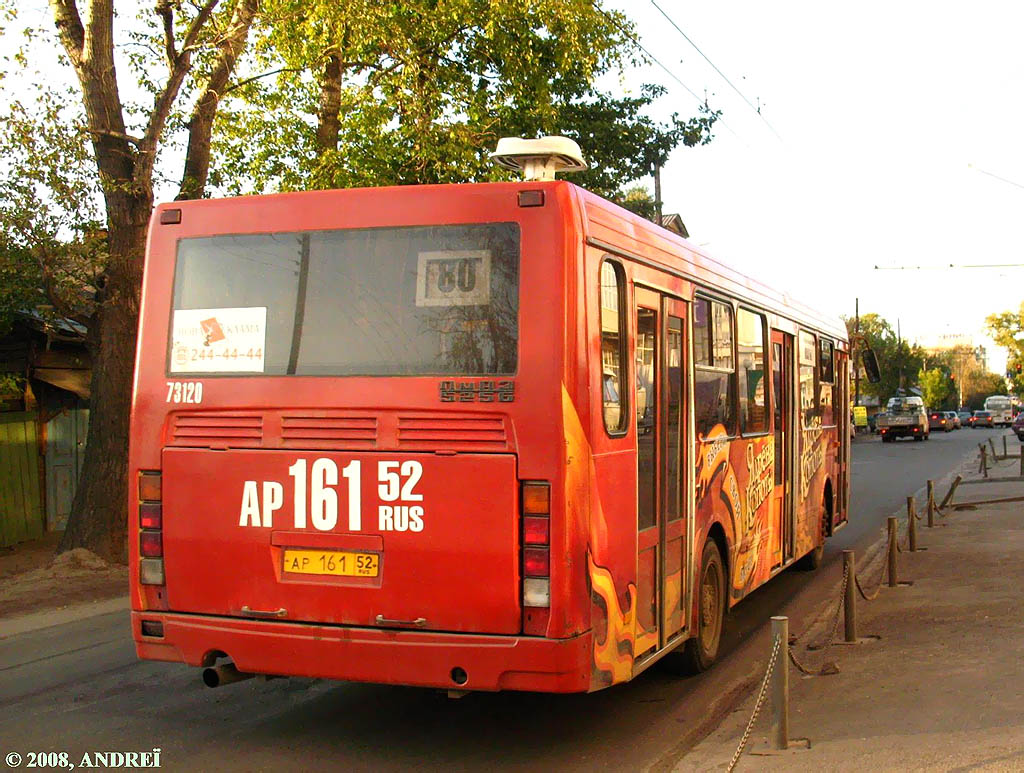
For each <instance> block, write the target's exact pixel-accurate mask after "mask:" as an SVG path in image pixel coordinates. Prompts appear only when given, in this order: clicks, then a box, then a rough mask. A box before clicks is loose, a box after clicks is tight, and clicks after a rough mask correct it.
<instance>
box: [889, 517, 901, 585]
mask: <svg viewBox="0 0 1024 773" xmlns="http://www.w3.org/2000/svg"><path fill="white" fill-rule="evenodd" d="M898 539H899V538H898V537H897V536H896V518H895V517H893V518H890V519H889V587H890V588H895V587H896V586H897V585H898V584H899V582H898V581H897V580H896V547H897V544H896V543H897V540H898Z"/></svg>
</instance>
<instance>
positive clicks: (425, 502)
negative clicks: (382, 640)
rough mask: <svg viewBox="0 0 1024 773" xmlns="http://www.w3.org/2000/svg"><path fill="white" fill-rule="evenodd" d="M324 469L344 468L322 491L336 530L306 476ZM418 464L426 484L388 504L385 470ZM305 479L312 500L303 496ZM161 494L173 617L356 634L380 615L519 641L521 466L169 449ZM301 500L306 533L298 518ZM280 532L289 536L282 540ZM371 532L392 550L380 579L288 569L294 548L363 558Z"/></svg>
mask: <svg viewBox="0 0 1024 773" xmlns="http://www.w3.org/2000/svg"><path fill="white" fill-rule="evenodd" d="M299 460H305V470H303V472H302V475H291V474H289V468H291V467H292V466H293V465H294V464H295V463H296V462H297V461H299ZM315 460H326V462H321V464H325V463H329V464H330V465H331V467H332V469H333V470H335V471H337V472H336V473H335V474H334V476H333V480H332V479H331V478H330V477H326V478H324V479H325V480H326V482H327V484H334V485H327V486H326V487H325V488H326V489H328V490H329V491H330V492H331V493H329V494H327V497H328V498H329V499H331V500H332V501H334V503H335V507H334V511H335V512H336V523H331V524H329V528H317V527H318V526H321V527H322V526H323V525H324V523H325V521H324V519H326V518H327V515H326V513H328V510H326V509H322V512H321V519H320V520H319V521H318V520H317V515H316V512H317V511H316V509H315V508H316V503H317V501H318V496H317V494H316V488H317V486H316V484H315V483H314V481H313V479H314V478H315V477H316V476H315V475H314V474H313V473H312V472H310V470H311V469H312V467H313V464H314V462H315ZM410 461H411V462H416V463H419V464H420V465H422V476H421V477H420V478H419V479H418V480H417V481H415V485H414V486H413V487H412V488H411V489H410V490H409V491H408V492H403V493H401V496H403V497H405V499H399V500H397V501H394V500H390V499H388V498H387V496H386V495H385V492H384V491H382V490H381V489H386V488H387V486H386V483H385V482H384V481H386V479H387V478H386V476H384V475H382V474H379V470H378V463H379V462H395V463H399V464H394V465H391V466H389V467H388V468H387V469H388V470H390V471H394V472H395V473H396V474H397V472H398V470H400V469H401V466H400V463H403V462H410ZM353 462H358V463H359V470H358V472H359V478H360V487H361V494H362V496H361V498H360V504H361V513H360V523H359V524H358V525H357V526H358V528H352V526H353V523H352V521H351V520H350V517H349V512H350V511H349V501H348V494H349V491H350V490H351V489H350V488H349V486H350V483H351V479H350V478H346V477H344V471H345V470H346V469H349V467H348V466H349V465H350V464H352V463H353ZM351 469H354V468H351ZM300 479H301V481H302V483H301V486H304V487H305V489H306V491H305V495H304V496H303V494H302V493H298V494H297V493H296V491H297V488H298V487H299V481H300ZM408 480H410V478H409V477H406V478H405V479H404V480H403V481H402V483H401V485H402V486H403V487H404V486H405V484H406V481H408ZM246 481H249V482H250V483H251V485H250V486H249V488H248V490H246V485H247V484H246ZM163 491H164V494H163V496H164V562H165V566H166V575H167V599H168V604H169V607H170V609H171V610H173V611H178V612H192V613H200V614H211V615H230V616H239V615H244V612H243V607H245V608H248V609H250V610H258V611H263V612H266V611H272V612H277V611H278V610H285V611H284V612H280V613H279V614H280V617H281V618H282V619H288V620H301V621H306V622H322V623H334V624H345V625H357V626H373V625H376V624H377V623H376V620H377V617H378V615H379V616H381V617H382V618H384V619H386V620H397V621H415V620H419V619H423V622H422V623H420V624H419V626H418V627H420V628H423V629H429V630H441V631H472V632H480V633H506V634H507V633H518V632H519V629H520V624H521V618H520V605H519V593H520V590H519V584H520V578H519V519H518V504H517V500H518V485H517V481H516V469H515V457H513V456H510V455H498V454H492V455H470V454H459V455H455V456H444V457H442V456H435V455H432V454H429V455H428V454H421V455H413V454H393V453H391V454H389V453H360V452H344V453H343V452H322V453H321V452H306V453H295V452H286V451H259V450H238V451H221V452H214V451H205V450H200V449H185V448H168V449H167V450H166V451H165V452H164V454H163ZM395 493H399V492H398V490H397V487H396V491H395ZM406 493H408V494H409V495H410V496H408V497H406ZM416 497H422V499H416ZM268 498H269V501H268ZM296 500H298V502H299V504H298V508H299V510H301V511H302V516H303V518H304V519H305V525H304V526H303V525H302V524H301V523H300V524H296V522H295V521H296V514H295V512H296ZM273 505H276V507H275V506H273ZM382 506H383V507H387V508H391V507H406V508H408V507H420V508H421V513H419V514H418V521H419V523H416V519H415V518H409V520H402V519H400V518H399V517H398V516H397V515H394V516H392V514H391V511H390V510H388V511H386V512H385V514H384V515H382V514H381V510H380V508H381V507H382ZM268 516H269V517H268ZM268 521H269V523H268ZM400 528H401V529H403V530H401V531H399V530H398V529H400ZM414 529H417V530H414ZM282 531H287V532H289V535H288V537H287V541H286V543H282V538H281V535H280V534H279V532H282ZM302 533H305V534H308V535H309V536H308V539H306V540H305V541H303V540H301V539H300V538H299V537H298V536H297V535H298V534H302ZM275 535H276V536H277V539H275ZM368 536H376V537H377V539H379V540H380V544H381V545H382V547H381V548H380V570H379V571H380V573H379V576H378V577H377V578H375V579H373V578H368V577H337V576H321V575H306V574H302V575H299V574H291V573H285V572H284V571H283V569H282V562H283V552H284V544H287V545H289V546H294V547H307V548H311V549H328V550H330V549H335V550H340V549H345V548H350V549H354V548H357V547H363V544H361V543H359V542H358V541H353V539H352V538H356V537H362V538H364V539H365V538H366V537H368ZM331 538H334V540H333V544H329V543H331V542H332V540H331ZM275 543H276V544H275ZM371 548H372V545H371V544H365V548H364V549H371ZM470 580H471V581H470ZM410 627H411V626H410Z"/></svg>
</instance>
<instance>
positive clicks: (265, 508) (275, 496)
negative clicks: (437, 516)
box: [238, 458, 424, 531]
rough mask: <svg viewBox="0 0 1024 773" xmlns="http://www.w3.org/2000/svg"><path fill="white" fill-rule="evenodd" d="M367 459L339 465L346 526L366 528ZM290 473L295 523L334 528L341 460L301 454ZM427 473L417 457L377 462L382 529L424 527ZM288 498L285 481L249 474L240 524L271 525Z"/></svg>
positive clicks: (299, 527)
mask: <svg viewBox="0 0 1024 773" xmlns="http://www.w3.org/2000/svg"><path fill="white" fill-rule="evenodd" d="M362 468H363V463H362V462H361V461H360V460H358V459H353V460H352V461H351V462H349V463H348V464H346V465H345V466H344V467H342V468H341V478H344V479H345V481H346V484H347V485H346V486H345V488H346V489H347V491H346V492H345V493H346V497H345V499H346V500H347V502H346V504H347V509H348V513H347V514H348V531H361V530H362V528H363V497H362ZM288 475H289V477H290V478H291V487H292V503H293V513H292V515H293V524H294V527H295V528H296V529H305V528H307V524H308V525H310V526H312V527H313V528H314V529H317V530H318V531H331V530H333V529H334V528H335V527H336V526H337V525H338V509H339V508H338V489H337V488H335V487H336V486H338V481H339V476H338V465H337V464H335V462H334V460H333V459H328V458H320V459H315V460H313V463H312V464H307V461H306V460H305V459H299V460H298V461H296V462H295V464H293V465H292V466H291V467H289V468H288ZM421 477H423V465H422V464H420V463H419V462H417V461H414V460H406V461H404V462H397V461H385V462H377V497H378V498H379V500H380V503H379V504H378V505H377V524H376V526H377V529H378V530H379V531H423V517H424V513H423V506H422V505H414V504H408V503H410V502H422V501H423V495H422V494H419V493H417V492H416V486H417V484H418V483H419V482H420V478H421ZM283 504H284V484H283V483H279V482H278V481H275V480H264V481H256V480H247V481H245V483H244V484H243V486H242V506H241V511H240V514H239V518H238V525H239V526H258V527H262V528H271V527H273V525H274V513H275V512H277V511H278V510H280V509H281V506H282V505H283Z"/></svg>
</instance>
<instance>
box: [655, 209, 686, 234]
mask: <svg viewBox="0 0 1024 773" xmlns="http://www.w3.org/2000/svg"><path fill="white" fill-rule="evenodd" d="M661 225H662V227H663V228H667V229H668V230H670V231H672V232H673V233H677V234H679V235H680V236H682V237H683V238H684V239H689V238H690V232H689V231H687V230H686V223H684V222H683V218H682V217H680V216H679V215H677V214H672V215H662V216H661Z"/></svg>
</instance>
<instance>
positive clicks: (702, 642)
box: [666, 539, 728, 674]
mask: <svg viewBox="0 0 1024 773" xmlns="http://www.w3.org/2000/svg"><path fill="white" fill-rule="evenodd" d="M698 578H699V579H698V584H697V589H696V590H697V599H698V601H697V604H698V609H697V630H696V632H695V633H696V636H694V637H693V638H690V639H687V640H686V643H685V644H683V646H682V647H681V648H680V649H678V650H676V651H675V652H673V653H670V654H669V655H668V657H667V658H666V660H669V659H671V660H670V661H669V663H668V665H670V666H671V667H672V668H673V670H674V671H678V672H681V673H686V674H699V673H700V672H701V671H707V670H708V669H709V668H711V666H712V665H714V663H715V660H716V659H717V658H718V647H719V645H720V644H721V643H722V628H723V626H724V624H725V596H726V593H727V592H728V591H727V586H726V579H725V564H724V562H723V561H722V554H721V553H720V552H719V550H718V543H716V542H715V541H714V540H713V539H709V540H708V541H707V542H705V543H704V552H703V553H702V555H701V560H700V574H699V575H698Z"/></svg>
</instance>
